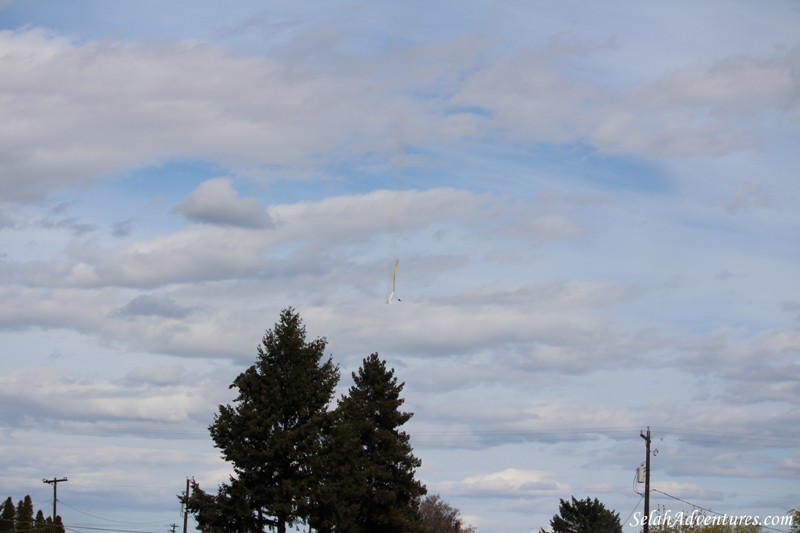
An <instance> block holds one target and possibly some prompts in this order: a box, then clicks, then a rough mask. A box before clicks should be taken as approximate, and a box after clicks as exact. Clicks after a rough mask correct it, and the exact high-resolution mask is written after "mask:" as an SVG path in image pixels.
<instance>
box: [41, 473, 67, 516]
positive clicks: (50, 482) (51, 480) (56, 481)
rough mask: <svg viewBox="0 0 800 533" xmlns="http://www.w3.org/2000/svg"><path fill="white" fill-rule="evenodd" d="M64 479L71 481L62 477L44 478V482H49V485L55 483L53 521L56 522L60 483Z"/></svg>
mask: <svg viewBox="0 0 800 533" xmlns="http://www.w3.org/2000/svg"><path fill="white" fill-rule="evenodd" d="M63 481H69V480H68V479H67V478H65V477H62V478H61V479H58V478H55V477H54V478H53V479H42V483H47V484H48V485H53V523H54V524H55V523H56V516H58V514H56V512H57V511H56V509H57V508H56V502H57V501H58V484H59V483H61V482H63Z"/></svg>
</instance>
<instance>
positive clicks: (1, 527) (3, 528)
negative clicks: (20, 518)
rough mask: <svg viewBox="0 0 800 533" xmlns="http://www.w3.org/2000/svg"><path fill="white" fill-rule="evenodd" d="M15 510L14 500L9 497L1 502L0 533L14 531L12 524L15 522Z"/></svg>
mask: <svg viewBox="0 0 800 533" xmlns="http://www.w3.org/2000/svg"><path fill="white" fill-rule="evenodd" d="M16 516H17V510H16V508H15V507H14V500H12V499H11V496H9V497H8V498H7V499H6V501H5V502H3V511H2V514H1V515H0V532H8V531H14V522H15V521H16Z"/></svg>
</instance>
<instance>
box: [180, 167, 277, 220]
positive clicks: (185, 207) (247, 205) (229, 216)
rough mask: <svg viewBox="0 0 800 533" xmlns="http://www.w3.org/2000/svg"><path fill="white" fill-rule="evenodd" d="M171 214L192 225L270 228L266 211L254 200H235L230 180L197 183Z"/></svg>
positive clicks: (234, 191) (235, 196) (237, 197)
mask: <svg viewBox="0 0 800 533" xmlns="http://www.w3.org/2000/svg"><path fill="white" fill-rule="evenodd" d="M175 211H177V212H179V213H181V214H183V215H184V216H185V217H186V218H188V219H189V220H191V221H193V222H201V223H208V224H220V225H224V226H238V227H242V228H269V227H272V226H273V223H272V220H271V219H270V217H269V215H268V214H267V211H266V208H264V207H262V206H260V205H259V203H258V201H257V200H256V199H255V198H239V195H238V194H237V192H236V190H235V189H234V188H233V181H232V180H231V179H230V178H217V179H212V180H207V181H205V182H203V183H201V184H200V185H199V186H198V187H197V189H195V190H194V191H192V192H191V193H190V194H189V195H188V196H187V197H186V198H184V199H183V201H182V202H181V203H180V205H178V206H176V207H175Z"/></svg>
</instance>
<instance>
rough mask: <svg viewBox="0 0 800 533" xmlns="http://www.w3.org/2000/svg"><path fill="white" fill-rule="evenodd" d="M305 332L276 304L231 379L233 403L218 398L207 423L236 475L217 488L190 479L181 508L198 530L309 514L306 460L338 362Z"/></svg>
mask: <svg viewBox="0 0 800 533" xmlns="http://www.w3.org/2000/svg"><path fill="white" fill-rule="evenodd" d="M305 334H306V331H305V327H304V326H303V323H302V320H301V319H300V316H299V315H298V314H297V313H295V312H294V310H293V309H292V308H288V309H285V310H283V311H282V312H281V315H280V321H279V322H278V323H277V324H276V325H275V327H274V328H273V329H272V330H269V331H267V333H266V334H265V335H264V337H263V339H262V342H261V344H260V345H259V346H258V358H257V360H256V362H255V364H253V365H252V366H251V367H249V368H248V369H247V370H245V371H244V372H243V373H241V374H239V376H238V377H237V378H236V379H235V380H234V382H233V383H232V384H231V388H236V389H238V391H239V394H238V396H237V397H236V399H235V400H234V403H233V404H232V405H220V406H219V412H218V414H217V415H216V416H215V419H214V423H213V424H212V425H211V426H210V427H209V430H210V432H211V437H212V439H213V440H214V444H215V446H216V447H217V448H219V449H220V450H221V451H222V457H223V458H224V459H225V460H227V461H229V462H230V463H232V465H233V469H234V473H235V475H234V476H231V478H230V483H229V484H223V485H221V486H220V487H219V492H218V494H217V496H210V495H208V494H206V493H204V492H202V490H200V487H199V486H197V484H196V483H195V484H194V485H193V491H192V497H190V498H189V502H188V509H189V511H190V512H192V513H194V514H195V517H196V519H197V521H198V524H199V525H200V527H201V529H202V530H203V531H208V532H211V531H229V532H261V531H263V530H264V528H265V527H270V528H276V529H277V531H278V533H285V532H286V527H287V526H291V525H293V524H294V523H296V522H298V521H307V520H308V517H309V514H310V509H311V497H312V492H313V491H314V490H316V486H317V485H318V484H319V481H320V480H319V476H318V472H315V471H314V469H313V468H312V466H313V465H314V464H316V463H315V459H314V458H315V457H316V456H318V455H319V454H320V452H321V440H322V439H321V431H322V428H323V425H324V423H325V420H326V418H327V416H328V414H327V407H328V404H329V403H330V401H331V400H332V398H333V393H334V388H335V387H336V384H337V383H338V380H339V370H338V368H337V367H336V366H335V365H334V364H333V362H332V361H331V359H330V358H329V359H328V360H327V361H324V362H323V361H322V358H323V355H324V350H325V347H326V345H327V341H326V340H325V339H324V338H317V339H315V340H313V341H311V342H306V338H305Z"/></svg>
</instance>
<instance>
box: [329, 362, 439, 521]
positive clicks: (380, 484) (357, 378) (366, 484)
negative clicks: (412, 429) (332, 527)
mask: <svg viewBox="0 0 800 533" xmlns="http://www.w3.org/2000/svg"><path fill="white" fill-rule="evenodd" d="M353 381H354V385H353V386H352V387H351V388H350V390H349V391H348V394H347V395H346V396H344V397H343V398H342V399H341V401H340V402H339V405H338V407H337V418H336V422H337V432H336V435H337V439H338V442H337V444H339V445H340V446H341V447H342V450H341V451H343V452H344V451H346V454H345V455H349V458H350V462H349V464H346V463H345V464H343V469H344V470H349V476H348V478H347V481H346V483H347V485H346V486H342V487H341V489H342V493H343V494H342V500H343V501H344V503H345V505H347V504H350V505H351V507H350V508H345V511H346V512H344V513H342V514H343V515H345V516H347V517H351V518H352V521H353V523H352V524H346V526H345V527H341V528H340V529H338V530H337V531H348V532H352V533H372V532H376V531H380V532H382V533H402V532H406V531H413V530H416V529H417V520H418V514H417V509H418V507H419V499H420V497H421V496H423V495H424V494H425V493H426V489H425V487H424V486H423V485H422V484H421V483H420V482H419V481H417V480H416V479H415V477H414V476H415V472H416V468H418V467H419V466H420V465H421V461H420V460H419V459H417V458H416V457H414V455H413V453H412V451H413V450H412V448H411V445H410V444H409V436H408V434H407V433H405V432H403V431H401V430H400V429H399V428H400V427H401V426H402V425H403V424H405V423H406V422H408V420H409V419H410V418H411V417H412V416H413V415H412V413H407V412H403V411H400V410H399V409H400V406H401V405H402V404H403V402H404V400H403V399H402V398H400V393H401V392H402V390H403V386H404V384H403V383H400V384H398V383H397V378H396V377H395V376H394V369H392V370H387V368H386V363H385V361H382V360H381V359H380V358H379V357H378V354H377V353H373V354H372V355H370V356H369V357H367V358H366V359H364V361H363V364H362V366H361V368H359V370H358V373H357V374H356V373H353ZM340 457H342V455H341V454H340ZM352 506H356V507H355V509H353V507H352Z"/></svg>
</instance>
